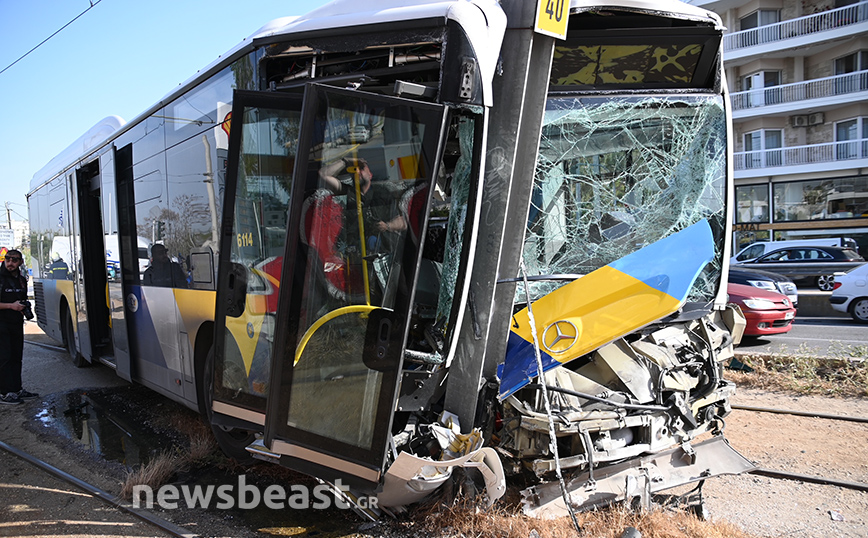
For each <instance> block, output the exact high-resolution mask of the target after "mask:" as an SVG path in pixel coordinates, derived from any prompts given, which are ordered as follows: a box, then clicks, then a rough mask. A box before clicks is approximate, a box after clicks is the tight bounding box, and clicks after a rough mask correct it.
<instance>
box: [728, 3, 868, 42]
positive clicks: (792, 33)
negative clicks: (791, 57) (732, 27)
mask: <svg viewBox="0 0 868 538" xmlns="http://www.w3.org/2000/svg"><path fill="white" fill-rule="evenodd" d="M866 20H868V2H859V3H858V4H852V5H849V6H844V7H840V8H837V9H832V10H829V11H824V12H823V13H816V14H814V15H808V16H805V17H799V18H797V19H790V20H788V21H783V22H778V23H775V24H768V25H766V26H759V27H757V28H751V29H750V30H742V31H740V32H732V33H730V34H726V35H725V36H723V50H724V52H728V51H733V50H738V49H743V48H745V47H753V46H756V45H764V44H766V43H774V42H776V41H783V40H785V39H792V38H796V37H802V36H807V35H811V34H815V33H818V32H824V31H826V30H833V29H836V28H843V27H845V26H850V25H853V24H857V23H860V22H865V21H866Z"/></svg>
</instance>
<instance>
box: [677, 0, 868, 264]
mask: <svg viewBox="0 0 868 538" xmlns="http://www.w3.org/2000/svg"><path fill="white" fill-rule="evenodd" d="M688 3H691V4H693V5H696V6H700V7H703V8H705V9H708V10H710V11H714V12H716V13H717V14H718V15H720V17H721V18H722V20H723V23H724V25H725V26H726V27H727V28H728V31H727V35H726V36H725V38H724V66H725V68H726V76H727V84H728V85H729V90H730V96H731V100H732V119H733V134H734V140H733V145H734V151H735V155H734V168H735V184H736V187H735V196H736V201H737V206H736V208H735V215H734V219H735V223H734V224H735V230H736V231H735V242H734V248H738V247H739V246H740V245H746V244H748V243H751V242H753V241H768V240H771V239H773V240H784V239H808V238H818V237H848V238H852V239H854V240H855V241H856V242H857V243H858V244H859V246H860V250H861V252H862V253H863V255H866V254H868V1H863V2H853V1H851V0H691V1H690V2H688Z"/></svg>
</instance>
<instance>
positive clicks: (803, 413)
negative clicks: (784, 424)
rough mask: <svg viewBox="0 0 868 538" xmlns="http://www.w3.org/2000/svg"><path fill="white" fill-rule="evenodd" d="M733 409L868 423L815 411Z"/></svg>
mask: <svg viewBox="0 0 868 538" xmlns="http://www.w3.org/2000/svg"><path fill="white" fill-rule="evenodd" d="M731 407H732V409H737V410H739V411H753V412H755V413H774V414H778V415H793V416H797V417H809V418H821V419H825V420H843V421H847V422H861V423H868V418H866V417H854V416H847V415H832V414H829V413H817V412H814V411H799V410H795V409H776V408H772V407H754V406H750V405H737V404H733V405H732V406H731Z"/></svg>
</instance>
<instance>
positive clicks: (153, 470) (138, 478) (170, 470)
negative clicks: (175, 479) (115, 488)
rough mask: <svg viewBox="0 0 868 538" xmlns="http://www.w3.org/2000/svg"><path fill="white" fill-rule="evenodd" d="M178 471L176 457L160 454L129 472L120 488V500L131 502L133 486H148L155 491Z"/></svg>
mask: <svg viewBox="0 0 868 538" xmlns="http://www.w3.org/2000/svg"><path fill="white" fill-rule="evenodd" d="M177 470H178V457H177V456H176V455H173V454H167V453H165V452H163V453H160V454H158V455H157V457H155V458H154V459H152V460H151V461H149V462H148V463H147V464H145V465H142V466H141V467H139V468H137V469H134V470H132V471H130V472H129V473H128V474H127V478H126V480H125V481H124V484H123V486H122V487H121V498H123V499H126V500H131V499H132V498H133V487H134V486H139V485H142V486H150V487H151V488H152V489H154V490H156V489H157V488H159V487H160V486H162V485H163V484H165V483H166V482H168V481H169V479H170V478H172V476H173V475H174V474H175V472H176V471H177Z"/></svg>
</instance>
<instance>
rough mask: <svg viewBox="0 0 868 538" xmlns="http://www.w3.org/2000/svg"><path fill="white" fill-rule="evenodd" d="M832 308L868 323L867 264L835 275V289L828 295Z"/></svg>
mask: <svg viewBox="0 0 868 538" xmlns="http://www.w3.org/2000/svg"><path fill="white" fill-rule="evenodd" d="M829 302H830V303H832V309H833V310H837V311H838V312H844V313H847V314H850V315H851V316H852V317H853V319H855V320H856V321H858V322H860V323H868V264H863V265H860V266H859V267H857V268H855V269H851V270H850V271H849V272H847V273H844V274H839V275H836V276H835V289H834V290H832V296H831V297H829Z"/></svg>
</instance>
